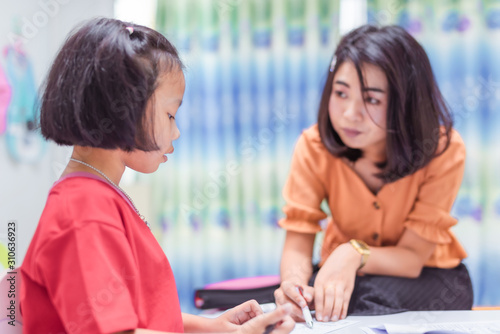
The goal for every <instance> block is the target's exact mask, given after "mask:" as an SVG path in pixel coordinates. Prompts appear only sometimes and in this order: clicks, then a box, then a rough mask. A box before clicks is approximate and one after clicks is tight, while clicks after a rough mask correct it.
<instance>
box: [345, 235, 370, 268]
mask: <svg viewBox="0 0 500 334" xmlns="http://www.w3.org/2000/svg"><path fill="white" fill-rule="evenodd" d="M349 243H350V244H351V245H352V247H354V249H355V250H356V251H357V252H358V253H359V254H361V263H360V264H359V267H358V270H359V269H361V268H363V266H364V265H365V264H366V261H368V257H369V256H370V247H368V245H367V244H366V242H364V241H362V240H356V239H351V240H349Z"/></svg>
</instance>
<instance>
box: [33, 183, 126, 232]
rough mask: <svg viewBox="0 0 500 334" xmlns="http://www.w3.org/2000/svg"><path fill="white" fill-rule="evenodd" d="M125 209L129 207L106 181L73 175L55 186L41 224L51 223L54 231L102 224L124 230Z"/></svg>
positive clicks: (51, 191) (50, 193) (49, 196)
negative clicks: (123, 217)
mask: <svg viewBox="0 0 500 334" xmlns="http://www.w3.org/2000/svg"><path fill="white" fill-rule="evenodd" d="M126 206H127V203H126V202H125V201H124V200H123V199H122V198H121V196H120V195H119V194H118V193H117V191H116V190H115V189H114V188H113V187H112V186H111V185H110V184H109V183H107V182H106V181H104V180H100V179H98V178H94V177H91V176H74V175H73V176H72V177H66V178H64V179H61V180H60V181H58V182H56V184H54V186H53V187H52V189H51V190H50V192H49V195H48V198H47V202H46V204H45V208H44V210H43V213H42V217H41V218H40V223H44V222H45V224H47V223H46V222H47V221H48V222H50V224H51V225H53V227H54V228H57V229H59V230H61V231H62V230H65V229H70V228H80V227H82V226H83V225H85V224H87V223H88V222H98V221H103V222H109V223H107V225H110V224H111V225H113V226H112V227H115V228H118V229H120V230H122V229H123V224H121V223H120V222H121V217H122V214H121V212H122V211H123V209H124V208H125V207H126ZM113 217H114V218H115V219H113ZM56 225H57V226H56Z"/></svg>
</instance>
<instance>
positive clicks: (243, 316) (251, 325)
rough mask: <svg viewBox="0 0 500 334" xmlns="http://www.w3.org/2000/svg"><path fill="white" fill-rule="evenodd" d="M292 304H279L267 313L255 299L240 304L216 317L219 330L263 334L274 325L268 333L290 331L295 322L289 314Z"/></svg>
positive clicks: (280, 333)
mask: <svg viewBox="0 0 500 334" xmlns="http://www.w3.org/2000/svg"><path fill="white" fill-rule="evenodd" d="M291 311H292V307H291V305H290V304H288V305H282V306H278V307H277V308H276V309H275V310H274V311H272V312H269V313H265V314H264V312H263V311H262V308H261V307H260V305H259V304H258V303H257V302H256V301H255V300H250V301H247V302H245V303H243V304H240V305H238V306H236V307H234V308H232V309H230V310H228V311H227V312H225V313H223V314H222V315H220V316H219V317H217V318H216V319H214V321H215V323H216V324H214V326H216V328H217V331H219V332H228V333H229V332H237V333H241V334H254V333H255V334H262V333H264V332H265V331H266V329H267V328H268V326H274V327H273V329H272V330H269V331H268V332H267V333H273V334H286V333H290V332H291V331H292V329H293V328H294V326H295V322H294V321H293V319H292V318H291V317H290V316H289V314H290V313H291Z"/></svg>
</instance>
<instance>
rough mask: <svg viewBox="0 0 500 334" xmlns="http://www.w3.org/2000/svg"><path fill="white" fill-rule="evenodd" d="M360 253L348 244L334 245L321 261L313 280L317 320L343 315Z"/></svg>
mask: <svg viewBox="0 0 500 334" xmlns="http://www.w3.org/2000/svg"><path fill="white" fill-rule="evenodd" d="M360 262H361V255H360V254H359V253H358V252H357V251H356V250H355V249H354V248H353V247H352V246H351V245H350V244H349V243H345V244H342V245H340V246H338V247H337V248H336V249H335V250H334V251H333V252H332V253H331V254H330V256H329V257H328V259H327V260H326V261H325V263H324V264H323V266H322V267H321V269H320V270H319V272H318V275H317V276H316V280H315V282H314V304H315V309H316V319H317V320H318V321H337V320H339V319H344V318H345V317H346V316H347V309H348V308H349V301H350V300H351V294H352V291H353V289H354V282H355V280H356V271H357V269H358V267H359V264H360Z"/></svg>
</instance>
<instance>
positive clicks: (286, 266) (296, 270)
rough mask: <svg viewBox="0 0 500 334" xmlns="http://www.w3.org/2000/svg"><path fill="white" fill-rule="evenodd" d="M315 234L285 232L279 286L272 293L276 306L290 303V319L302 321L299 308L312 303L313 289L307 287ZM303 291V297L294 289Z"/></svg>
mask: <svg viewBox="0 0 500 334" xmlns="http://www.w3.org/2000/svg"><path fill="white" fill-rule="evenodd" d="M315 236H316V235H315V234H308V233H298V232H293V231H287V233H286V238H285V245H284V247H283V255H282V257H281V268H280V270H281V286H280V288H279V289H277V290H276V291H275V292H274V297H275V300H276V303H277V304H278V305H283V304H285V303H289V302H292V314H291V315H292V317H293V318H294V319H296V320H303V316H302V310H301V308H300V307H304V306H306V302H307V303H309V302H311V301H312V294H313V289H312V287H309V286H308V285H307V283H308V281H309V279H310V278H311V275H312V253H313V247H314V239H315ZM297 286H301V287H302V288H303V289H304V297H305V302H304V297H302V296H301V295H300V294H299V292H298V291H297V289H296V287H297Z"/></svg>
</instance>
